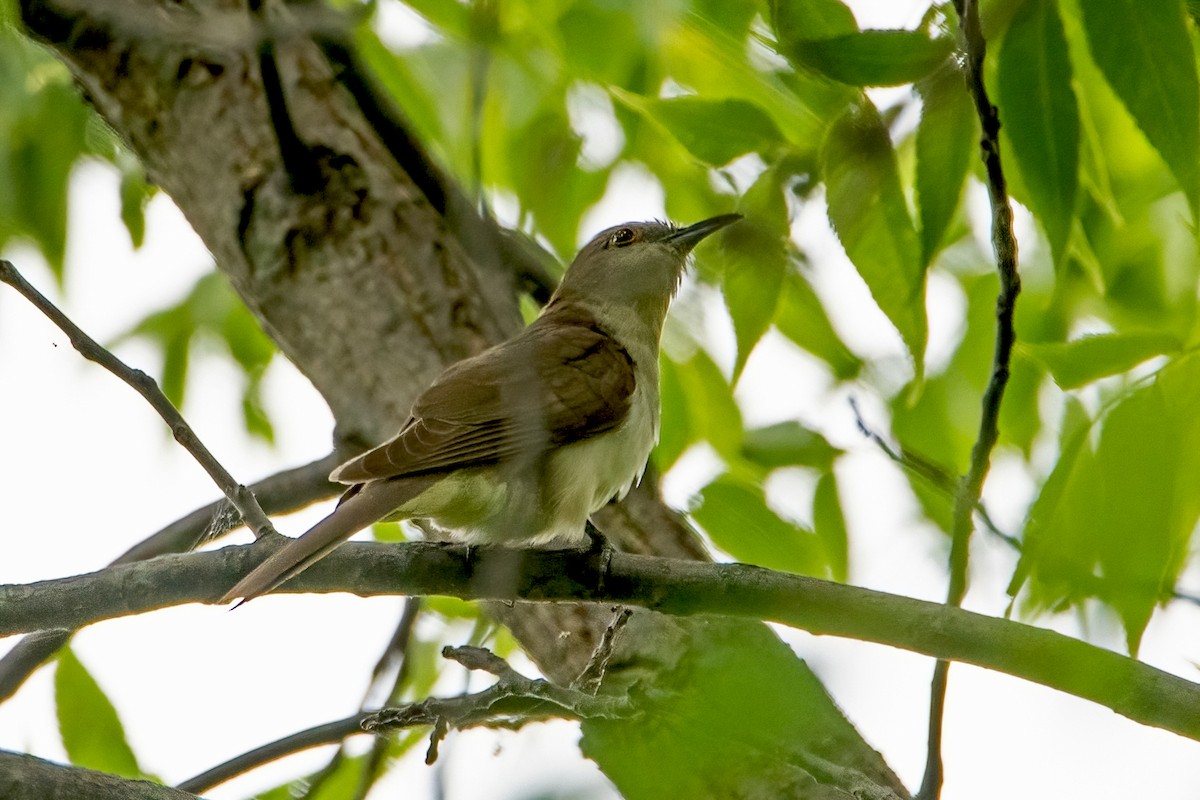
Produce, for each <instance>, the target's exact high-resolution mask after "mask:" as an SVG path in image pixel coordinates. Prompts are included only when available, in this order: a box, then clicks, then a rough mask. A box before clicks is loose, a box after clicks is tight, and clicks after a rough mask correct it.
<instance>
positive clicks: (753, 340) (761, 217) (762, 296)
mask: <svg viewBox="0 0 1200 800" xmlns="http://www.w3.org/2000/svg"><path fill="white" fill-rule="evenodd" d="M738 210H739V211H741V212H742V214H744V215H745V219H743V220H742V221H741V222H739V223H738V224H737V225H734V226H733V227H731V228H729V229H728V230H726V231H725V234H724V235H723V236H722V237H721V239H720V248H719V249H718V250H717V253H718V255H719V257H720V260H721V262H722V266H723V270H724V274H723V278H722V281H721V288H722V290H723V293H724V295H725V305H726V306H727V307H728V309H729V316H730V317H731V318H732V319H733V331H734V335H735V337H736V339H737V360H736V362H735V363H734V367H733V382H734V383H735V384H736V383H737V380H738V377H739V376H740V375H741V374H742V369H743V368H744V367H745V366H746V360H747V359H748V358H749V357H750V352H751V351H752V350H753V349H754V346H755V345H756V344H758V340H759V339H761V338H762V336H763V334H764V333H766V332H767V328H768V327H770V325H771V320H772V318H773V317H774V316H775V307H776V305H777V304H778V303H779V295H780V291H779V290H780V288H781V287H782V285H783V278H784V273H785V272H786V270H787V250H786V245H785V242H786V241H787V236H788V213H787V204H786V203H785V202H784V199H783V187H782V186H781V185H780V182H779V173H778V172H777V171H776V170H774V169H767V170H765V171H764V172H763V174H762V175H760V176H759V178H758V180H757V181H755V182H754V184H753V185H752V186H751V187H750V188H749V189H748V190H746V193H745V194H744V195H743V196H742V198H741V201H740V202H739V203H738Z"/></svg>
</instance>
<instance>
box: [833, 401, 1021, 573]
mask: <svg viewBox="0 0 1200 800" xmlns="http://www.w3.org/2000/svg"><path fill="white" fill-rule="evenodd" d="M850 409H851V410H852V411H853V412H854V424H855V425H856V426H857V427H858V430H859V432H860V433H861V434H862V435H863V436H865V437H867V438H868V439H870V440H871V442H872V443H874V444H875V446H876V447H878V448H879V449H880V450H881V451H882V452H883V454H884V455H885V456H887V457H888V458H890V459H891V460H892V461H894V462H896V463H897V464H898V465H900V466H901V467H902V468H904V469H906V470H908V471H909V472H911V473H913V474H914V475H916V476H918V477H920V478H922V479H923V480H924V481H925V482H926V483H928V484H929V485H930V486H932V487H933V488H934V489H937V490H938V491H940V492H944V493H945V494H946V495H947V496H948V497H951V498H954V497H955V496H956V492H957V482H956V481H955V479H954V476H952V475H951V474H950V470H948V469H946V468H945V467H943V466H941V465H939V464H936V463H934V462H933V461H931V460H930V459H929V458H926V457H925V456H923V455H921V454H920V453H917V452H914V451H913V450H910V449H909V448H907V447H905V446H904V445H899V447H895V446H893V445H892V444H891V443H890V442H888V440H887V439H884V438H883V436H882V435H881V434H880V433H879V432H878V431H876V430H875V429H873V428H872V427H871V426H870V425H868V424H867V421H866V419H865V418H864V417H863V415H862V410H861V409H860V408H859V407H858V400H857V399H856V398H854V397H853V396H852V397H851V398H850ZM975 513H976V514H978V515H979V521H980V522H982V523H983V525H984V527H985V528H987V529H988V531H989V532H990V533H991V534H992V535H993V536H995V537H996V538H998V539H1000V540H1001V541H1002V542H1004V543H1005V544H1007V545H1008V546H1009V547H1011V548H1013V549H1014V550H1016V551H1017V552H1020V551H1021V540H1020V539H1018V538H1017V537H1016V536H1013V535H1011V534H1008V533H1005V532H1004V531H1002V530H1000V527H999V526H998V525H996V523H995V521H994V520H993V519H992V515H991V514H990V513H989V512H988V510H987V506H986V505H985V504H984V502H983V500H982V499H981V500H979V501H978V502H976V503H975Z"/></svg>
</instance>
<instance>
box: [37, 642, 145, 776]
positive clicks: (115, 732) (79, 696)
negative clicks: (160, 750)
mask: <svg viewBox="0 0 1200 800" xmlns="http://www.w3.org/2000/svg"><path fill="white" fill-rule="evenodd" d="M54 704H55V707H56V708H57V712H58V731H59V734H60V735H61V736H62V743H63V748H64V749H65V750H66V751H67V757H68V758H69V759H71V763H72V764H74V765H76V766H79V767H87V768H88V769H94V770H99V771H101V772H108V773H111V774H113V775H120V776H122V777H126V778H137V777H140V776H141V775H142V770H141V768H140V767H139V766H138V763H137V758H136V757H135V756H134V755H133V750H132V749H131V748H130V747H129V743H128V742H127V741H126V740H125V728H124V726H122V725H121V720H120V719H119V718H118V717H117V710H116V709H115V708H114V707H113V704H112V701H110V700H109V699H108V697H107V695H105V694H104V690H103V689H101V688H100V684H98V683H96V679H95V678H93V677H92V675H91V673H89V672H88V670H87V668H86V667H85V666H84V665H83V663H82V662H80V661H79V659H78V658H76V656H75V653H74V651H72V650H71V648H69V647H66V648H63V650H61V651H60V652H59V655H58V659H57V666H56V667H55V670H54Z"/></svg>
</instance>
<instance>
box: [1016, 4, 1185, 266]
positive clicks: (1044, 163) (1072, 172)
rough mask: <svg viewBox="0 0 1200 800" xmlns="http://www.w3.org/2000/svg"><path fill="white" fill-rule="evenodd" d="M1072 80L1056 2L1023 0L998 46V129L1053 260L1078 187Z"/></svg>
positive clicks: (1061, 250) (1060, 251) (1059, 254)
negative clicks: (1009, 145)
mask: <svg viewBox="0 0 1200 800" xmlns="http://www.w3.org/2000/svg"><path fill="white" fill-rule="evenodd" d="M1086 4H1087V3H1085V5H1086ZM1071 80H1072V74H1071V60H1070V58H1068V53H1067V39H1066V36H1065V34H1064V33H1063V26H1062V22H1061V21H1060V20H1059V17H1058V13H1057V11H1056V9H1055V3H1054V2H1053V0H1026V2H1025V3H1023V4H1022V5H1021V7H1020V9H1019V10H1018V11H1017V13H1016V14H1015V15H1014V16H1013V19H1012V22H1011V23H1010V24H1009V28H1008V32H1007V33H1006V34H1005V36H1004V43H1003V45H1002V46H1001V48H1000V55H999V65H998V68H997V72H996V95H997V99H998V107H999V112H1000V120H1001V122H1002V123H1003V128H1002V130H1003V131H1004V132H1005V133H1006V134H1007V135H1008V138H1009V140H1010V141H1011V142H1012V150H1013V155H1014V156H1015V157H1016V160H1017V165H1018V166H1019V167H1020V169H1021V177H1022V178H1024V183H1025V186H1026V189H1027V190H1028V192H1029V200H1030V206H1031V207H1032V208H1033V211H1034V212H1035V213H1036V214H1037V216H1038V218H1039V219H1040V220H1041V222H1042V224H1043V225H1044V226H1045V229H1046V238H1047V239H1048V240H1049V241H1050V251H1051V253H1053V255H1054V260H1055V261H1056V262H1061V261H1062V259H1063V257H1064V255H1065V250H1066V245H1067V237H1068V235H1069V234H1070V232H1071V223H1072V220H1073V219H1074V216H1075V192H1076V188H1077V187H1078V184H1079V107H1078V103H1077V102H1076V99H1075V92H1074V90H1073V89H1072V88H1071ZM1198 121H1200V120H1198Z"/></svg>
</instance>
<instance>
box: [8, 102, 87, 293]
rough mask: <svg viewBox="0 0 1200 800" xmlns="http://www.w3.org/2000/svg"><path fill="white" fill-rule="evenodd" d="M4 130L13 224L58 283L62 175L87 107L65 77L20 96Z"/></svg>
mask: <svg viewBox="0 0 1200 800" xmlns="http://www.w3.org/2000/svg"><path fill="white" fill-rule="evenodd" d="M20 111H23V112H24V113H22V114H21V115H20V116H19V117H17V118H16V119H15V120H14V121H13V122H12V125H11V128H10V129H9V130H8V131H7V133H6V136H5V138H6V139H7V147H8V151H9V155H8V164H7V172H8V176H7V177H8V186H7V189H6V191H7V192H10V193H11V194H12V195H13V197H14V198H15V204H14V205H13V207H12V209H11V210H12V211H13V212H15V215H16V217H17V224H18V228H17V230H18V231H20V232H21V233H24V234H26V235H28V236H31V237H32V238H33V240H34V241H35V242H37V245H38V248H39V249H40V250H41V251H42V254H43V255H44V256H45V257H46V261H47V262H48V263H49V264H50V267H51V269H52V270H53V272H54V276H55V278H56V279H57V280H58V282H59V283H60V284H61V283H62V280H63V258H64V257H65V254H66V242H67V190H68V186H67V181H68V178H70V175H71V168H72V167H73V166H74V164H75V161H76V159H78V158H79V156H81V155H82V154H83V152H84V129H85V126H86V121H87V110H86V109H85V108H84V106H83V103H82V101H81V100H80V98H79V95H78V94H77V93H76V92H75V90H74V89H73V88H72V87H71V86H69V85H67V84H66V83H65V82H63V83H60V82H58V81H52V82H48V83H46V84H45V85H43V86H42V87H41V88H40V90H38V91H37V92H36V93H35V94H33V95H32V96H30V97H28V98H27V99H26V100H25V105H24V108H22V109H20Z"/></svg>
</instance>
